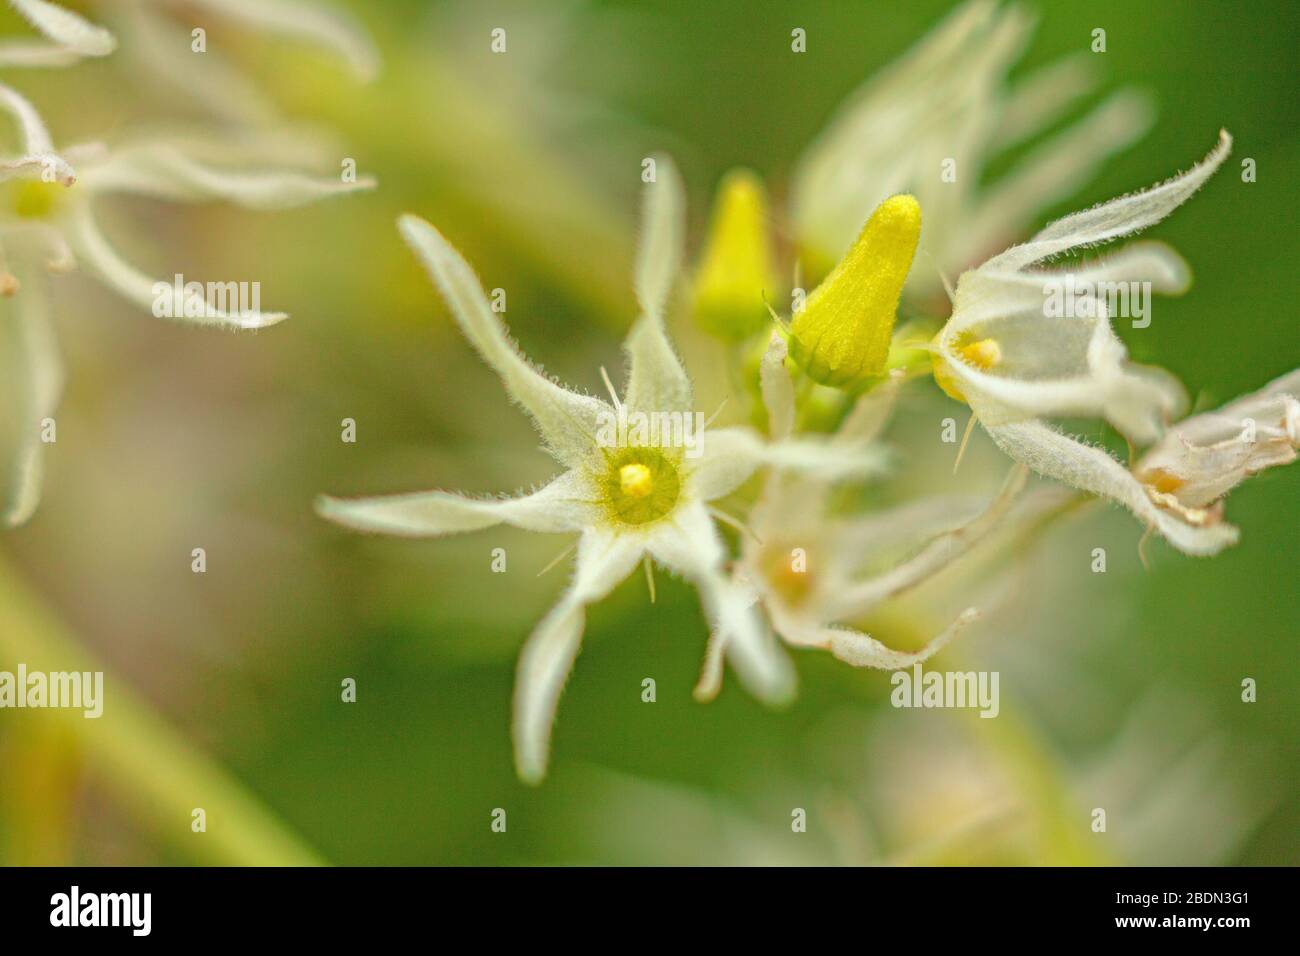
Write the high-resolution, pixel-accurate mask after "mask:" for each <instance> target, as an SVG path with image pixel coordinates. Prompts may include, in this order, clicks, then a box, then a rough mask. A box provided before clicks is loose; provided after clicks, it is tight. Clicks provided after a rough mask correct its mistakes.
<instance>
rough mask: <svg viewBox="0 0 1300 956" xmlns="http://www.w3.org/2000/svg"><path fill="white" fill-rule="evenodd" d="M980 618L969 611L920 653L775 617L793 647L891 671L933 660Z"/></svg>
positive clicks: (839, 630)
mask: <svg viewBox="0 0 1300 956" xmlns="http://www.w3.org/2000/svg"><path fill="white" fill-rule="evenodd" d="M978 617H979V612H978V611H976V609H975V608H973V607H970V608H967V609H966V610H964V611H962V612H961V614H959V615H958V616H957V619H956V620H955V621H953V622H952V624H950V625H948V627H947V628H945V629H944V630H943V631H941V632H940V633H939V634H938V635H936V636H935V637H934V638H932V639H931V640H930V641H929V642H928V643H927V644H926V645H925V646H924V647H922V648H921V649H920V650H919V651H896V650H894V649H893V648H891V647H886V646H885V645H884V644H882V643H881V642H880V641H878V640H876V639H875V638H874V637H872V636H871V635H870V634H863V633H862V632H861V631H855V630H853V629H852V628H848V627H836V626H818V625H810V624H807V623H803V622H801V621H800V620H799V619H797V618H795V617H793V616H790V615H774V619H776V620H775V623H776V627H777V629H778V631H779V632H780V634H781V636H782V637H783V638H785V639H786V640H787V641H789V642H790V643H791V644H794V645H797V646H801V647H817V648H821V649H823V650H828V651H830V652H831V653H832V654H834V655H835V656H836V657H837V658H839V659H840V660H842V661H844V662H845V663H846V664H851V665H853V666H854V667H874V668H878V669H880V670H890V671H892V670H898V669H900V668H903V667H911V666H912V665H913V664H920V663H921V662H922V661H926V660H929V659H930V658H931V657H933V656H934V655H935V654H937V653H938V652H939V651H941V650H943V648H944V647H946V646H947V645H948V644H949V643H951V642H952V640H953V638H955V637H956V636H957V635H958V634H959V633H960V632H961V630H962V629H963V628H964V627H966V625H968V624H970V623H971V622H972V621H974V620H976V619H977V618H978Z"/></svg>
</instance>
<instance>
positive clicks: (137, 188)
mask: <svg viewBox="0 0 1300 956" xmlns="http://www.w3.org/2000/svg"><path fill="white" fill-rule="evenodd" d="M84 183H85V185H86V187H87V188H89V189H91V190H93V191H94V192H96V193H113V192H121V193H133V194H136V195H141V196H152V197H155V198H158V199H167V200H171V201H173V202H202V201H206V200H211V199H219V200H224V201H226V202H231V203H235V204H236V205H239V206H244V207H246V208H249V209H262V210H268V209H290V208H293V207H295V206H302V205H305V204H307V203H312V202H316V201H318V200H321V199H326V198H329V197H331V196H336V195H340V194H343V193H351V192H357V191H360V190H366V189H373V188H374V186H375V181H374V179H372V178H370V177H365V176H363V177H359V178H358V179H357V181H356V182H352V183H345V182H342V181H341V180H340V179H339V177H337V176H333V177H317V176H308V175H306V174H304V173H301V172H297V171H294V170H240V169H223V168H221V167H220V166H213V165H210V164H208V163H204V162H202V161H201V160H199V159H196V158H195V157H193V156H188V155H186V154H185V153H183V152H181V151H180V150H179V149H174V148H170V147H166V146H162V145H158V144H151V145H147V146H140V147H130V146H128V147H125V148H122V149H119V150H115V151H114V152H113V153H112V154H110V157H109V159H108V161H107V162H106V163H104V164H103V165H100V166H95V167H91V168H89V169H87V170H86V174H85V177H84Z"/></svg>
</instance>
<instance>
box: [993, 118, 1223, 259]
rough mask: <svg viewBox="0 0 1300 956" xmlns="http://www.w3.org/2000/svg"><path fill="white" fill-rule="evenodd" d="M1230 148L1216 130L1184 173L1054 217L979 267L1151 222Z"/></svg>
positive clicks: (1055, 251)
mask: <svg viewBox="0 0 1300 956" xmlns="http://www.w3.org/2000/svg"><path fill="white" fill-rule="evenodd" d="M1231 150H1232V137H1231V136H1229V135H1228V132H1227V130H1220V132H1219V143H1218V145H1217V146H1215V148H1214V149H1213V150H1211V151H1210V153H1209V155H1207V156H1206V157H1205V159H1204V160H1202V161H1201V162H1199V163H1197V164H1196V165H1195V166H1193V167H1192V168H1191V169H1189V170H1188V171H1187V172H1185V173H1183V174H1181V175H1179V176H1175V177H1173V178H1172V179H1169V180H1167V181H1165V182H1163V183H1161V184H1160V185H1158V186H1153V187H1151V188H1150V189H1147V190H1144V191H1143V192H1138V193H1132V194H1130V195H1127V196H1120V197H1119V198H1118V199H1112V200H1111V201H1110V202H1107V203H1102V204H1101V205H1100V206H1094V207H1093V208H1091V209H1087V210H1084V211H1083V212H1076V213H1074V214H1072V215H1069V216H1066V217H1065V218H1064V219H1058V220H1057V221H1056V222H1054V223H1052V224H1051V225H1049V226H1047V228H1045V229H1043V230H1042V231H1041V232H1039V233H1038V234H1037V235H1036V236H1034V237H1033V238H1032V239H1030V240H1029V241H1028V242H1026V243H1024V244H1023V245H1019V246H1012V247H1011V248H1010V249H1008V250H1006V251H1005V252H1003V253H1001V254H999V255H997V256H994V257H993V258H992V259H990V260H989V261H988V262H987V263H985V265H984V266H981V267H980V268H985V267H991V268H995V269H1001V270H1005V271H1010V270H1016V269H1021V268H1024V267H1025V266H1028V265H1032V264H1033V263H1035V262H1038V261H1039V260H1041V259H1046V258H1048V257H1050V256H1055V255H1059V254H1061V253H1062V252H1067V251H1069V250H1070V249H1077V248H1080V247H1084V246H1095V245H1097V244H1099V243H1103V242H1109V241H1110V240H1112V239H1117V238H1119V237H1120V236H1127V235H1130V234H1132V233H1135V232H1138V231H1139V230H1141V229H1145V228H1147V227H1148V226H1153V225H1155V224H1156V223H1157V222H1159V221H1160V220H1161V219H1164V218H1165V217H1166V216H1168V215H1169V214H1170V213H1171V212H1173V211H1174V210H1175V209H1177V208H1178V207H1179V206H1181V205H1182V204H1183V203H1185V202H1186V201H1187V200H1188V199H1190V198H1191V196H1192V194H1193V193H1195V192H1196V190H1198V189H1200V188H1201V186H1202V185H1204V183H1205V181H1206V180H1207V179H1209V178H1210V177H1211V176H1212V175H1214V171H1215V170H1216V169H1218V168H1219V166H1220V164H1221V163H1222V162H1223V161H1224V160H1225V159H1226V158H1227V156H1228V153H1229V152H1230V151H1231Z"/></svg>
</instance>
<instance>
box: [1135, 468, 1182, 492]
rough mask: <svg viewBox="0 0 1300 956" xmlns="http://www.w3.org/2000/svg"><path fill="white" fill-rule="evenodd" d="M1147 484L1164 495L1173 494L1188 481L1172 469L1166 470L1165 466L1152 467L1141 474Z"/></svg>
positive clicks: (1142, 479)
mask: <svg viewBox="0 0 1300 956" xmlns="http://www.w3.org/2000/svg"><path fill="white" fill-rule="evenodd" d="M1139 478H1140V480H1141V481H1142V483H1143V484H1145V485H1150V486H1151V487H1152V488H1154V489H1155V490H1156V491H1158V492H1160V493H1161V494H1163V495H1172V494H1173V493H1174V492H1176V491H1177V490H1178V489H1179V488H1181V487H1182V486H1183V485H1185V484H1187V482H1186V481H1185V480H1184V479H1182V478H1180V477H1178V476H1177V475H1175V474H1174V473H1173V472H1172V471H1166V470H1165V469H1163V468H1152V469H1151V470H1150V471H1147V472H1146V473H1145V474H1143V475H1140V476H1139Z"/></svg>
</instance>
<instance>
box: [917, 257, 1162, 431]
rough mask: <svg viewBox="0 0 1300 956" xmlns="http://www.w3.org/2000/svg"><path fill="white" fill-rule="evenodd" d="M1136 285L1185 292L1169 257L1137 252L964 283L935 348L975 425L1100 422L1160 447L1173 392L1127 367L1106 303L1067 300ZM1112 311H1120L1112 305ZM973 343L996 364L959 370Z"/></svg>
mask: <svg viewBox="0 0 1300 956" xmlns="http://www.w3.org/2000/svg"><path fill="white" fill-rule="evenodd" d="M1138 275H1141V276H1142V278H1143V279H1145V280H1147V281H1150V282H1151V284H1152V289H1153V290H1155V291H1173V290H1177V289H1179V288H1181V287H1182V286H1183V285H1184V284H1185V282H1186V275H1187V273H1186V267H1185V266H1184V265H1183V264H1182V260H1181V259H1179V258H1178V257H1177V256H1176V254H1174V253H1173V252H1172V251H1171V250H1168V249H1166V248H1164V247H1160V246H1155V245H1153V244H1139V245H1138V246H1136V247H1134V248H1133V249H1131V250H1126V251H1125V252H1124V253H1121V254H1120V255H1118V256H1114V257H1112V258H1111V259H1108V260H1105V261H1103V262H1100V263H1097V264H1094V265H1091V266H1089V267H1087V268H1083V269H1069V270H1061V271H1048V272H1025V273H1017V274H1008V273H1002V272H988V273H985V272H983V271H982V270H980V271H977V272H973V273H967V275H965V276H963V277H962V281H961V284H960V285H959V287H958V293H957V304H956V306H955V307H954V312H953V317H952V319H951V320H950V321H949V323H948V325H947V326H946V327H945V329H944V332H943V334H942V335H941V336H940V340H939V348H940V352H941V354H942V355H943V356H944V358H945V360H946V370H947V371H948V372H949V373H950V374H951V375H952V376H953V377H954V378H955V379H956V380H957V381H958V383H959V387H960V389H961V392H962V394H963V395H964V396H965V397H966V400H967V401H968V402H969V403H970V405H971V407H972V408H973V409H975V411H976V413H977V414H978V415H979V416H980V420H981V421H984V422H987V423H988V424H992V425H997V424H1003V423H1006V422H1013V421H1020V420H1024V419H1028V418H1038V417H1053V416H1079V417H1092V416H1098V415H1100V416H1103V417H1105V418H1106V419H1108V420H1109V421H1110V422H1111V423H1112V424H1113V425H1114V426H1115V427H1116V428H1118V429H1119V430H1120V431H1121V432H1123V433H1124V434H1126V435H1128V436H1129V437H1130V438H1132V439H1133V440H1134V441H1136V442H1138V443H1139V444H1148V443H1150V442H1152V441H1154V440H1155V439H1156V438H1158V437H1159V435H1160V433H1161V431H1162V429H1163V425H1164V422H1165V421H1166V420H1168V419H1170V418H1174V417H1176V416H1177V415H1179V414H1181V412H1182V410H1183V408H1184V407H1185V401H1186V396H1185V394H1184V392H1183V389H1182V387H1181V385H1179V384H1178V382H1177V380H1176V379H1174V378H1173V376H1171V375H1169V374H1168V373H1167V372H1164V371H1163V370H1159V369H1152V368H1145V367H1142V366H1137V365H1133V364H1132V363H1130V362H1129V361H1128V353H1127V350H1126V349H1125V348H1124V345H1123V343H1122V342H1121V341H1120V340H1119V338H1118V337H1117V336H1116V335H1115V333H1114V331H1113V330H1112V328H1111V325H1110V320H1109V316H1108V312H1109V310H1110V308H1111V305H1110V303H1109V301H1108V298H1107V297H1106V296H1104V295H1100V296H1098V295H1092V296H1088V297H1086V298H1083V297H1078V296H1074V295H1070V294H1068V290H1069V289H1070V288H1071V287H1070V284H1069V283H1071V282H1073V283H1074V288H1075V289H1086V288H1089V287H1085V286H1083V285H1082V283H1084V282H1089V283H1096V282H1099V281H1105V282H1112V283H1128V282H1136V281H1138V280H1137V278H1136V276H1138ZM1100 288H1105V287H1100ZM1110 288H1113V289H1114V290H1115V293H1116V295H1117V296H1118V295H1121V294H1122V295H1123V296H1124V298H1125V299H1127V298H1128V297H1129V294H1130V291H1134V290H1132V289H1131V288H1130V286H1128V285H1116V286H1111V287H1110ZM1137 291H1138V294H1139V295H1141V294H1142V292H1141V290H1140V289H1139V290H1137ZM1049 303H1051V304H1053V305H1055V306H1061V305H1064V304H1074V305H1075V306H1076V308H1082V307H1084V306H1087V307H1088V308H1089V309H1091V312H1090V314H1084V315H1070V314H1059V315H1058V314H1051V315H1049V314H1048V312H1049ZM1116 304H1117V305H1120V306H1121V307H1122V302H1120V300H1118V299H1117V300H1116ZM1146 306H1147V307H1148V308H1149V307H1150V303H1149V302H1147V303H1146ZM1057 311H1060V310H1059V308H1058V309H1057ZM981 339H992V340H994V341H995V342H996V343H997V345H998V348H999V351H1000V358H999V361H998V362H997V363H996V364H995V365H994V366H993V367H992V368H989V369H987V370H984V369H980V368H977V367H975V366H973V365H970V364H967V363H966V362H965V361H963V360H962V358H961V357H960V354H959V349H960V347H961V346H962V345H963V344H964V343H966V342H968V341H972V340H981Z"/></svg>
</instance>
